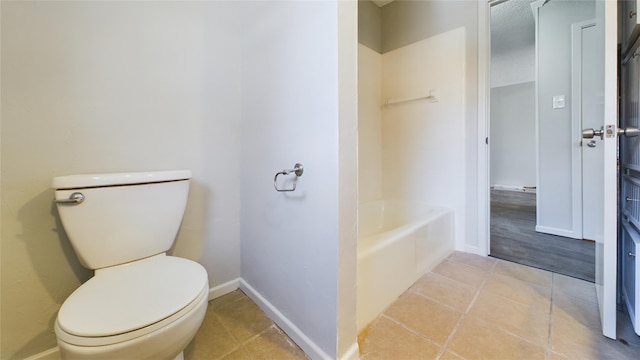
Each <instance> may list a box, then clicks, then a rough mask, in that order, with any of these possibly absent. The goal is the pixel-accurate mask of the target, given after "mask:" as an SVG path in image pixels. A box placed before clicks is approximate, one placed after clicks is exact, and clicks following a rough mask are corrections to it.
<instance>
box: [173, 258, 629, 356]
mask: <svg viewBox="0 0 640 360" xmlns="http://www.w3.org/2000/svg"><path fill="white" fill-rule="evenodd" d="M595 296H596V295H595V287H594V285H593V284H592V283H589V282H586V281H582V280H578V279H574V278H570V277H567V276H564V275H559V274H554V273H551V272H548V271H544V270H539V269H535V268H530V267H526V266H522V265H518V264H515V263H511V262H507V261H503V260H498V259H494V258H483V257H479V256H475V255H470V254H465V253H459V252H456V253H453V254H452V255H451V256H450V257H449V258H447V259H446V260H444V261H443V262H442V263H440V264H439V265H438V266H437V267H436V268H435V269H434V270H433V271H431V272H430V273H428V274H426V275H424V276H423V277H422V278H420V279H419V280H418V281H417V282H416V283H415V284H414V285H413V286H412V287H411V288H410V289H409V290H407V291H406V292H405V293H404V294H402V295H401V296H400V298H399V299H398V300H397V301H396V302H395V303H394V304H392V305H391V306H390V307H389V308H388V309H387V310H386V311H385V312H384V313H383V314H382V315H380V316H378V318H377V319H376V320H374V321H373V322H372V323H371V324H370V326H369V327H368V328H367V329H365V330H364V331H363V332H362V333H361V334H360V335H359V338H358V342H359V345H360V358H361V359H363V360H374V359H380V360H387V359H391V360H395V359H401V360H410V359H442V360H449V359H467V360H472V359H549V360H556V359H580V360H582V359H598V360H599V359H616V360H623V359H640V337H638V336H637V335H635V334H634V333H633V332H632V331H631V330H630V329H629V327H628V326H626V327H623V328H621V329H620V330H619V339H623V340H621V341H613V340H610V339H607V338H605V337H603V336H602V335H600V320H599V317H598V309H597V304H596V297H595ZM620 316H621V318H622V316H623V315H620ZM624 316H626V315H624ZM625 319H626V318H625ZM627 323H628V322H627ZM305 358H306V357H305V355H304V353H303V352H302V351H301V350H300V349H299V348H298V347H297V346H296V345H295V344H294V343H293V342H292V341H291V340H290V339H289V338H288V337H287V336H286V335H285V334H284V333H283V332H282V331H281V330H280V329H279V328H278V327H277V326H276V325H275V324H274V323H273V322H272V321H271V320H269V318H267V316H266V315H265V314H264V313H262V312H261V311H260V309H259V308H258V307H257V306H256V305H255V304H254V303H253V302H251V300H250V299H249V298H248V297H247V296H246V295H244V294H243V293H242V292H241V291H239V290H238V291H235V292H233V293H231V294H228V295H225V296H223V297H221V298H218V299H215V300H213V301H212V302H210V304H209V308H208V310H207V315H206V318H205V321H204V323H203V325H202V327H201V328H200V331H199V332H198V334H197V336H196V338H195V339H194V341H193V342H192V343H191V345H189V347H188V348H187V349H186V350H185V359H187V360H192V359H274V360H280V359H305Z"/></svg>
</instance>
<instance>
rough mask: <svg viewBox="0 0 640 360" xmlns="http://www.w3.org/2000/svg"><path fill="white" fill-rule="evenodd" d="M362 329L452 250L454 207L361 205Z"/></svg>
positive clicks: (359, 312)
mask: <svg viewBox="0 0 640 360" xmlns="http://www.w3.org/2000/svg"><path fill="white" fill-rule="evenodd" d="M358 224H359V235H358V302H357V304H358V306H357V324H358V331H361V330H362V329H364V328H365V327H366V326H367V324H369V322H371V320H373V319H374V318H375V317H376V316H377V315H378V314H380V313H381V312H382V311H383V310H384V309H385V308H387V307H388V306H389V305H390V304H391V303H393V301H395V300H396V298H397V297H398V296H400V294H402V293H403V292H404V291H406V290H407V289H408V288H409V287H410V286H411V285H412V284H413V283H414V282H415V281H416V280H418V278H420V276H422V275H424V274H425V273H427V272H429V271H430V270H431V269H432V268H433V267H435V266H436V265H437V264H438V263H440V261H442V260H443V259H444V258H446V257H447V256H449V254H450V253H451V252H452V251H453V249H454V226H453V224H454V214H453V211H452V210H451V209H448V208H443V207H436V206H431V205H428V204H426V203H420V202H410V201H402V200H388V201H372V202H368V203H362V204H360V205H359V206H358Z"/></svg>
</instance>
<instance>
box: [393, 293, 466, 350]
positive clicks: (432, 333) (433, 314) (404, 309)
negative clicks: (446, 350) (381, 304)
mask: <svg viewBox="0 0 640 360" xmlns="http://www.w3.org/2000/svg"><path fill="white" fill-rule="evenodd" d="M385 315H387V316H389V317H391V318H393V319H395V320H396V321H398V322H400V323H402V324H404V325H405V326H407V327H408V328H410V329H412V330H413V331H415V332H416V333H418V334H420V335H422V336H425V337H426V338H428V339H430V340H432V341H434V342H436V343H437V344H441V345H442V344H444V343H445V341H446V340H447V338H448V337H449V334H450V333H451V331H452V330H453V329H454V328H455V326H456V324H457V323H458V320H460V317H461V316H462V313H461V312H459V311H456V310H453V309H451V308H449V307H446V306H444V305H441V304H439V303H437V302H435V301H432V300H429V299H427V298H425V297H422V296H420V295H418V294H415V293H412V292H405V293H404V294H403V295H401V296H400V298H399V299H398V300H396V302H395V303H393V305H391V306H390V307H389V308H388V309H387V311H385Z"/></svg>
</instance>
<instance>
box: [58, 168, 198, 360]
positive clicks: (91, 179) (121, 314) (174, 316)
mask: <svg viewBox="0 0 640 360" xmlns="http://www.w3.org/2000/svg"><path fill="white" fill-rule="evenodd" d="M190 178H191V172H190V171H188V170H179V171H157V172H134V173H117V174H93V175H70V176H61V177H56V178H54V179H53V188H54V189H55V203H56V206H57V208H58V213H59V216H60V221H61V222H62V225H63V227H64V229H65V232H66V234H67V236H68V238H69V241H70V243H71V245H72V246H73V249H74V251H75V253H76V255H77V257H78V259H79V260H80V263H81V264H82V265H83V266H85V267H87V268H89V269H93V270H94V276H93V277H92V278H91V279H89V280H88V281H87V282H85V283H84V284H82V285H81V286H80V287H79V288H78V289H76V290H75V291H74V292H73V293H72V294H71V295H70V296H69V297H68V298H67V299H66V300H65V302H64V303H63V304H62V306H61V308H60V311H59V312H58V317H57V319H56V322H55V333H56V336H57V339H58V347H59V349H60V353H61V355H62V358H63V359H132V360H133V359H135V360H138V359H154V360H155V359H168V360H170V359H182V358H183V353H182V352H183V350H184V348H185V347H186V346H187V345H188V344H189V342H191V340H192V339H193V337H194V336H195V334H196V332H197V331H198V328H199V327H200V324H201V323H202V320H203V318H204V314H205V312H206V309H207V301H208V293H209V284H208V278H207V272H206V270H205V269H204V268H203V267H202V266H201V265H200V264H198V263H196V262H194V261H191V260H188V259H184V258H179V257H174V256H169V255H167V254H166V251H167V250H169V249H170V248H171V246H172V244H173V242H174V240H175V238H176V235H177V233H178V229H179V228H180V224H181V222H182V216H183V214H184V210H185V207H186V203H187V195H188V193H189V179H190Z"/></svg>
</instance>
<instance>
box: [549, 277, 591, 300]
mask: <svg viewBox="0 0 640 360" xmlns="http://www.w3.org/2000/svg"><path fill="white" fill-rule="evenodd" d="M553 293H554V294H562V295H566V296H572V297H575V298H579V299H582V300H586V301H589V302H592V303H597V302H598V299H597V297H596V286H595V284H594V283H592V282H588V281H584V280H580V279H576V278H572V277H570V276H565V275H560V274H553Z"/></svg>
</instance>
